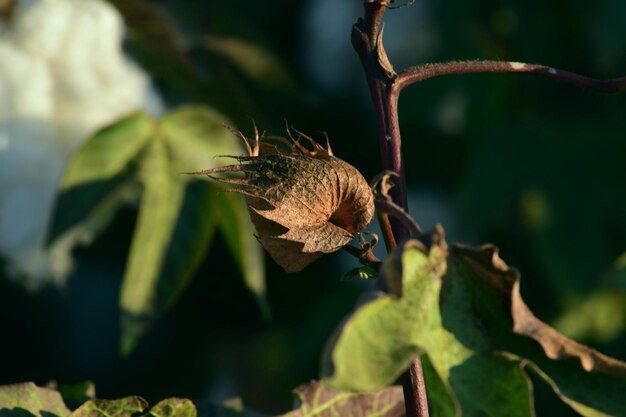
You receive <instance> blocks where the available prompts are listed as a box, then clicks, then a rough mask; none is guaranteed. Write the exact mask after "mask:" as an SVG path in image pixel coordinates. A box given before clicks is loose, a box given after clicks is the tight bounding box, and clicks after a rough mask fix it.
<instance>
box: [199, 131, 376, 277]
mask: <svg viewBox="0 0 626 417" xmlns="http://www.w3.org/2000/svg"><path fill="white" fill-rule="evenodd" d="M241 137H242V139H244V141H245V142H246V145H247V148H248V156H231V157H232V158H234V159H236V160H237V161H239V164H237V165H229V166H224V167H219V168H214V169H210V170H206V171H201V172H199V174H206V175H208V176H209V177H211V178H212V179H214V180H216V181H219V182H222V183H226V184H230V185H233V186H234V188H232V189H230V190H229V191H232V192H237V193H240V194H243V195H244V196H245V198H246V202H247V204H248V210H249V213H250V218H251V219H252V222H253V223H254V226H255V228H256V231H257V235H258V239H259V241H260V242H261V244H262V245H263V247H264V248H265V249H266V250H267V251H268V252H269V254H270V255H271V256H272V258H273V259H274V260H275V261H276V263H278V264H279V265H280V266H282V267H283V269H285V271H287V272H297V271H300V270H302V269H304V268H305V267H306V266H307V265H309V264H310V263H311V262H313V261H315V260H316V259H318V258H319V257H320V256H322V255H323V254H324V253H330V252H334V251H336V250H338V249H340V248H341V247H343V246H345V245H346V244H348V243H349V242H350V241H351V240H352V238H353V237H354V234H355V233H356V232H359V231H361V230H363V229H364V228H365V227H366V226H367V225H369V223H370V222H371V221H372V217H373V215H374V197H373V194H372V191H371V189H370V187H369V185H368V183H367V181H366V180H365V178H363V176H362V175H361V173H360V172H359V171H358V170H357V169H356V168H354V167H353V166H352V165H350V164H348V163H347V162H345V161H343V160H341V159H339V158H336V157H334V156H333V154H332V151H331V150H330V147H329V146H327V148H323V147H322V146H320V145H319V144H318V143H316V142H315V141H313V140H312V139H311V138H308V137H306V136H303V135H301V137H305V138H306V139H307V140H309V141H310V142H311V144H312V145H313V150H312V151H310V150H308V149H307V148H305V147H304V146H303V145H301V144H300V142H299V139H300V138H298V140H294V139H293V138H291V135H290V139H291V142H288V141H287V140H286V139H282V138H273V139H274V140H277V141H278V142H279V144H278V145H276V146H274V145H271V144H270V143H269V142H268V141H266V142H263V143H261V141H260V139H259V137H258V135H256V136H255V138H254V140H252V141H248V140H246V139H245V138H244V137H243V136H241ZM261 139H263V138H261ZM270 139H271V138H270ZM250 143H251V144H250ZM285 143H287V144H288V146H287V147H286V148H285V149H282V148H280V144H285ZM224 173H225V174H234V175H233V176H235V177H216V174H224ZM237 174H239V176H236V175H237ZM241 175H243V176H241Z"/></svg>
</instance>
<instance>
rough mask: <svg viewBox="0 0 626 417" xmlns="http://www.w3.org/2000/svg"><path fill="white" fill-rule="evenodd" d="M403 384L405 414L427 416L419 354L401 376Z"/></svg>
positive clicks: (426, 401) (426, 400)
mask: <svg viewBox="0 0 626 417" xmlns="http://www.w3.org/2000/svg"><path fill="white" fill-rule="evenodd" d="M402 378H403V380H404V381H403V384H404V404H405V408H406V415H407V416H428V399H427V398H426V389H424V388H423V387H425V386H426V383H425V381H424V371H423V370H422V361H421V360H420V358H419V356H418V357H417V358H416V359H414V360H413V362H411V366H410V367H409V370H408V371H407V372H405V373H404V375H403V376H402Z"/></svg>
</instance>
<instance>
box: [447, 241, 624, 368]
mask: <svg viewBox="0 0 626 417" xmlns="http://www.w3.org/2000/svg"><path fill="white" fill-rule="evenodd" d="M453 252H455V253H456V254H457V255H458V256H459V257H460V258H461V259H463V261H464V262H466V264H467V265H469V266H470V267H472V268H473V269H474V270H476V271H478V272H479V273H480V275H481V276H482V277H484V278H485V279H487V280H488V281H489V282H490V284H491V285H492V286H493V287H494V288H497V289H498V290H500V291H501V292H502V293H503V294H505V295H506V296H507V297H510V303H511V318H512V319H513V331H514V332H515V333H517V334H520V335H523V336H527V337H530V338H531V339H534V340H535V341H536V342H538V343H539V344H540V345H541V347H542V348H543V351H544V352H545V354H546V356H547V357H548V358H550V359H566V358H576V359H578V360H579V361H580V364H581V366H582V368H583V369H584V370H586V371H589V372H601V373H606V374H611V375H617V376H622V377H623V376H626V363H625V362H622V361H620V360H617V359H615V358H611V357H609V356H607V355H604V354H602V353H600V352H598V351H597V350H595V349H592V348H590V347H589V346H585V345H583V344H581V343H578V342H576V341H574V340H572V339H570V338H569V337H567V336H565V335H563V334H561V333H559V332H558V331H556V330H555V329H554V328H553V327H551V326H549V325H548V324H546V323H544V322H543V321H541V320H539V319H538V318H537V317H536V316H535V315H534V314H533V312H532V311H531V310H530V309H529V308H528V306H527V305H526V303H525V302H524V300H523V299H522V296H521V294H520V280H519V272H518V271H517V270H516V269H514V268H509V267H508V266H507V264H506V263H505V262H504V261H503V260H502V259H501V258H500V256H498V249H497V248H496V247H495V246H492V245H484V246H483V247H482V248H481V249H480V250H476V249H473V248H468V247H464V246H460V245H456V246H454V248H453Z"/></svg>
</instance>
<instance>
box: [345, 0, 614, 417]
mask: <svg viewBox="0 0 626 417" xmlns="http://www.w3.org/2000/svg"><path fill="white" fill-rule="evenodd" d="M391 2H392V0H364V8H365V14H364V17H363V18H362V19H359V21H358V22H357V23H356V24H355V25H354V26H353V28H352V45H353V46H354V49H355V50H356V52H357V54H358V55H359V58H360V59H361V63H362V65H363V69H364V71H365V75H366V78H367V82H368V84H369V88H370V93H371V96H372V101H373V103H374V109H375V112H376V117H377V120H378V137H379V145H380V154H381V157H382V165H383V169H384V170H388V171H392V172H394V173H396V174H397V177H398V179H397V180H396V181H395V185H396V186H395V187H394V188H392V189H391V190H390V192H389V198H390V201H391V204H393V205H392V206H389V207H386V208H387V210H386V212H385V210H384V208H383V207H380V204H379V207H378V208H379V210H378V212H379V213H378V216H379V221H380V223H381V228H382V231H383V237H384V239H385V243H386V244H387V249H388V250H390V249H392V248H394V247H395V246H396V242H397V243H399V242H401V241H403V240H404V239H406V238H407V237H408V236H409V230H412V231H413V233H414V234H416V233H415V232H416V230H417V231H419V226H417V224H416V223H415V222H412V223H411V224H408V223H407V222H406V221H404V222H403V221H401V220H402V219H404V218H403V217H398V216H395V217H394V216H389V214H391V213H390V211H391V212H400V213H404V215H405V216H406V217H408V207H407V198H406V185H405V176H404V167H403V164H402V152H401V147H400V146H401V141H400V127H399V123H398V111H397V106H398V98H399V96H400V92H401V91H402V89H403V88H405V87H407V86H409V85H411V84H414V83H417V82H420V81H424V80H426V79H428V78H433V77H438V76H442V75H452V74H469V73H482V72H494V73H495V72H499V73H526V74H531V75H539V76H543V77H546V78H551V79H554V80H558V81H561V82H565V83H570V84H574V85H577V86H580V87H584V88H588V89H591V90H594V91H598V92H604V93H614V92H622V91H626V77H621V78H615V79H610V80H597V79H593V78H589V77H585V76H582V75H579V74H575V73H572V72H568V71H563V70H560V69H556V68H552V67H549V66H545V65H535V64H528V63H522V62H506V61H458V62H446V63H436V64H425V65H420V66H416V67H411V68H408V69H406V70H404V71H401V72H400V73H396V72H395V70H394V69H393V66H392V65H391V63H390V62H389V60H388V58H387V54H386V53H385V50H384V48H383V43H382V32H383V30H382V28H383V26H382V18H383V15H384V13H385V10H386V9H387V8H393V7H391V6H390V3H391ZM410 2H411V1H410V0H409V3H410ZM390 207H391V210H390ZM396 208H398V210H396ZM395 214H398V213H395ZM404 220H405V219H404ZM420 233H421V231H420ZM403 387H404V395H405V407H406V415H407V417H426V416H428V404H427V400H426V389H425V384H424V376H423V372H422V366H421V362H420V359H419V357H417V358H416V359H415V360H414V361H413V363H412V364H411V367H410V368H409V370H408V371H407V372H406V373H405V375H404V376H403Z"/></svg>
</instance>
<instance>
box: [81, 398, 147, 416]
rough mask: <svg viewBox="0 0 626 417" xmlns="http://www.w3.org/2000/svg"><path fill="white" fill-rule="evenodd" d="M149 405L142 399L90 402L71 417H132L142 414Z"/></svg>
mask: <svg viewBox="0 0 626 417" xmlns="http://www.w3.org/2000/svg"><path fill="white" fill-rule="evenodd" d="M147 406H148V403H147V402H146V400H144V399H143V398H141V397H125V398H121V399H119V400H90V401H87V402H86V403H84V404H83V405H81V406H80V407H78V408H77V409H76V410H74V411H73V412H72V414H70V416H71V417H131V416H132V415H133V414H135V413H140V412H142V411H143V410H144V409H145V408H146V407H147Z"/></svg>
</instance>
